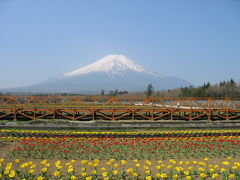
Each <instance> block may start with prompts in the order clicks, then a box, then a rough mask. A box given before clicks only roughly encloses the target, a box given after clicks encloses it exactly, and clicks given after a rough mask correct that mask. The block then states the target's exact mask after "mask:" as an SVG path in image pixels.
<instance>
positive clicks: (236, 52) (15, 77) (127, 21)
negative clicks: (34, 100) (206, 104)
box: [0, 0, 240, 88]
mask: <svg viewBox="0 0 240 180" xmlns="http://www.w3.org/2000/svg"><path fill="white" fill-rule="evenodd" d="M108 54H122V55H125V56H127V57H128V58H130V59H132V60H134V61H135V62H136V63H138V64H140V65H142V66H143V67H145V68H147V69H150V70H152V71H154V72H158V73H160V74H165V75H170V76H177V77H181V78H183V79H185V80H188V81H190V82H192V83H193V84H194V85H200V84H202V83H204V82H207V81H210V82H211V83H216V82H219V81H221V80H228V79H230V78H234V79H235V80H237V81H240V1H239V0H195V1H193V0H181V1H179V0H167V1H166V0H118V1H117V0H75V1H74V0H71V1H68V0H51V1H49V0H37V1H32V0H21V1H19V0H0V63H1V64H0V65H1V70H0V88H7V87H17V86H25V85H30V84H35V83H38V82H41V81H44V80H46V79H49V78H52V77H55V76H57V75H60V74H62V73H65V72H69V71H72V70H75V69H77V68H79V67H82V66H85V65H88V64H89V63H92V62H94V61H96V60H98V59H100V58H102V57H104V56H106V55H108Z"/></svg>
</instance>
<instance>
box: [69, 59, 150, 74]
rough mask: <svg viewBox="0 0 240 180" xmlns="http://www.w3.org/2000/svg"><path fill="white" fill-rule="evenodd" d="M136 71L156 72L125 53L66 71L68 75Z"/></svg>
mask: <svg viewBox="0 0 240 180" xmlns="http://www.w3.org/2000/svg"><path fill="white" fill-rule="evenodd" d="M129 70H130V71H136V72H145V73H150V74H154V73H152V72H150V71H147V70H145V69H144V68H143V67H142V66H139V65H138V64H136V63H134V62H133V61H132V60H130V59H128V58H126V57H125V56H123V55H108V56H105V57H104V58H102V59H100V60H98V61H97V62H95V63H92V64H90V65H88V66H85V67H82V68H79V69H77V70H75V71H72V72H69V73H66V74H65V76H66V77H71V76H77V75H83V74H88V73H93V72H105V73H108V74H122V73H124V72H126V71H129Z"/></svg>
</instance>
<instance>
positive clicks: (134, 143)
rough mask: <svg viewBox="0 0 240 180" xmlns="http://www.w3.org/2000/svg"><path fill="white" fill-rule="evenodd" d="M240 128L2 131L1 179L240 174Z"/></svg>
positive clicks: (229, 176) (223, 176)
mask: <svg viewBox="0 0 240 180" xmlns="http://www.w3.org/2000/svg"><path fill="white" fill-rule="evenodd" d="M238 134H239V131H238V130H215V131H212V130H204V131H203V130H194V131H187V130H185V131H180V130H179V131H159V132H157V131H141V132H77V131H76V132H70V131H30V130H28V131H27V130H0V135H1V137H0V145H1V146H0V152H1V154H0V158H1V159H0V179H89V180H90V179H179V180H183V179H235V180H237V179H240V159H239V154H240V138H239V136H238Z"/></svg>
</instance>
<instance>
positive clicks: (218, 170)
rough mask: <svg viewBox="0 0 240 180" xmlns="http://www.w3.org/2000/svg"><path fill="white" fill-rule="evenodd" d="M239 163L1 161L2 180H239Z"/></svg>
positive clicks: (205, 159) (113, 160)
mask: <svg viewBox="0 0 240 180" xmlns="http://www.w3.org/2000/svg"><path fill="white" fill-rule="evenodd" d="M239 169H240V162H239V161H236V160H234V159H232V158H231V157H228V158H227V159H224V160H223V161H221V162H218V163H212V161H211V160H209V159H208V158H203V159H202V160H198V161H196V160H193V161H177V160H174V159H170V160H168V161H161V160H159V161H157V160H154V161H150V160H146V161H140V160H119V161H117V160H115V159H109V160H106V161H100V160H99V159H94V160H71V161H61V160H56V161H52V162H50V161H49V160H47V159H44V160H42V161H38V162H34V161H25V162H24V161H22V160H20V159H15V160H12V161H5V160H4V159H0V179H26V180H27V179H37V180H43V179H59V180H60V179H71V180H75V179H84V180H92V179H104V180H108V179H146V180H151V179H157V180H160V179H161V180H162V179H176V180H180V179H181V180H183V179H186V180H190V179H202V180H205V179H235V180H237V179H239V178H240V172H239Z"/></svg>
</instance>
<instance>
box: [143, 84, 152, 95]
mask: <svg viewBox="0 0 240 180" xmlns="http://www.w3.org/2000/svg"><path fill="white" fill-rule="evenodd" d="M153 89H154V88H153V85H152V84H149V85H148V86H147V89H146V91H145V94H146V96H147V97H150V96H152V94H153Z"/></svg>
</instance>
